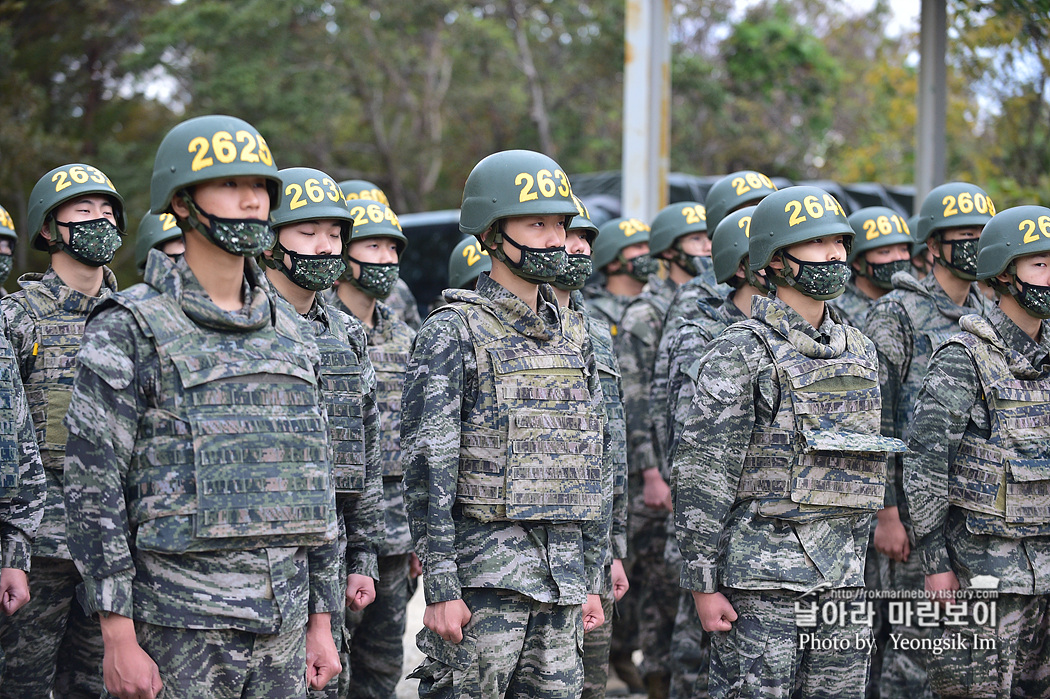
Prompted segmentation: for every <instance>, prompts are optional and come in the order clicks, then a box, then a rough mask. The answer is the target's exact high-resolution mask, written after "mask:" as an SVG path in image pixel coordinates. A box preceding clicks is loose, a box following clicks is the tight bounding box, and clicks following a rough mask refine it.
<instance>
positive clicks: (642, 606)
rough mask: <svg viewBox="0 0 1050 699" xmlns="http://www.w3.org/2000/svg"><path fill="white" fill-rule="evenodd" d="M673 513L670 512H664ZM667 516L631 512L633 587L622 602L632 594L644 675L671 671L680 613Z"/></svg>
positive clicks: (666, 674)
mask: <svg viewBox="0 0 1050 699" xmlns="http://www.w3.org/2000/svg"><path fill="white" fill-rule="evenodd" d="M664 514H666V515H667V516H670V513H664ZM667 516H664V517H661V516H657V517H651V516H650V517H646V516H642V515H635V514H634V513H633V512H632V513H631V519H630V528H629V529H630V531H629V536H630V540H629V543H628V546H627V550H628V551H629V552H630V554H629V557H628V560H627V561H625V562H624V563H625V568H626V567H627V566H628V565H629V566H630V567H629V569H626V573H627V579H628V580H630V581H631V589H630V590H628V592H627V594H626V595H624V598H623V600H621V602H623V601H625V600H627V598H628V597H631V596H633V597H634V600H633V602H631V603H632V604H633V605H634V608H635V611H636V614H637V619H638V647H639V648H640V649H641V651H642V664H641V667H640V668H639V671H640V672H641V674H642V677H646V676H648V675H653V674H659V675H664V676H668V677H669V676H670V675H671V663H670V655H671V635H672V633H673V631H674V620H675V615H676V614H677V613H678V597H679V594H680V593H681V588H680V587H679V586H678V580H679V571H678V569H677V568H675V567H673V566H670V565H668V564H667V560H666V558H665V556H664V550H665V549H666V548H667Z"/></svg>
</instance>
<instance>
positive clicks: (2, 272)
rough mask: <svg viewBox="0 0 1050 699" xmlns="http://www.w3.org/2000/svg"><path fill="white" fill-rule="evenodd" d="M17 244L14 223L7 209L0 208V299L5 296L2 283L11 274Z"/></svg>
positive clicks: (5, 292)
mask: <svg viewBox="0 0 1050 699" xmlns="http://www.w3.org/2000/svg"><path fill="white" fill-rule="evenodd" d="M17 242H18V233H17V232H16V231H15V222H14V221H13V220H12V219H11V214H9V213H7V209H5V208H4V207H2V206H0V298H3V297H4V296H7V290H5V289H4V288H3V283H4V282H6V281H7V277H8V276H9V275H10V274H11V267H12V266H13V265H14V262H15V244H16V243H17Z"/></svg>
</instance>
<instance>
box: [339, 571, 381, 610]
mask: <svg viewBox="0 0 1050 699" xmlns="http://www.w3.org/2000/svg"><path fill="white" fill-rule="evenodd" d="M375 598H376V581H375V580H373V579H372V578H370V577H368V576H367V575H356V574H354V573H351V574H350V575H347V576H346V606H348V607H350V611H352V612H359V611H361V610H362V609H364V608H365V607H367V606H368V605H370V604H372V602H373V601H375Z"/></svg>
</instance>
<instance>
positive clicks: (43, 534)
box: [0, 267, 117, 699]
mask: <svg viewBox="0 0 1050 699" xmlns="http://www.w3.org/2000/svg"><path fill="white" fill-rule="evenodd" d="M102 273H103V282H102V288H101V289H100V291H99V295H98V296H87V295H85V294H82V293H80V292H79V291H76V290H75V289H72V288H71V287H68V286H66V285H65V283H64V282H63V281H62V280H61V279H60V278H59V276H58V275H57V274H56V273H55V271H54V269H53V268H51V267H48V269H47V271H46V272H45V273H44V274H42V275H41V274H35V273H31V274H24V275H22V277H20V278H19V280H18V283H19V285H20V286H21V287H22V288H21V289H20V290H19V291H17V292H15V293H13V294H11V295H10V296H7V297H5V298H4V300H3V301H2V302H0V312H2V313H3V315H4V321H5V324H6V327H7V336H8V338H9V340H10V342H11V346H12V348H13V349H14V352H15V356H16V358H17V361H18V367H19V371H20V373H21V378H22V383H23V385H24V386H25V389H26V398H27V400H28V402H29V411H30V414H31V415H32V418H33V424H34V425H35V426H36V438H37V443H38V445H39V447H40V459H41V461H42V462H43V465H44V474H45V477H46V479H47V496H46V500H45V502H44V517H43V520H42V521H41V523H40V528H39V530H38V531H37V535H36V538H35V539H34V541H33V569H32V570H31V571H30V573H29V588H30V591H31V597H30V600H29V602H28V603H27V604H26V605H25V606H24V607H22V608H21V609H20V610H19V612H18V620H19V623H18V624H6V625H5V626H4V628H3V630H2V631H0V643H2V645H3V647H4V651H5V653H6V655H7V670H6V674H5V676H4V681H3V684H2V685H0V697H17V698H18V699H21V698H22V697H27V696H46V695H47V693H48V692H49V691H51V690H52V689H53V690H54V692H55V695H56V696H64V697H74V698H75V697H91V698H92V699H95V698H96V697H98V696H99V694H100V693H101V692H102V634H101V631H100V629H99V626H98V622H97V621H95V620H94V619H92V618H90V617H88V616H87V615H86V614H85V613H84V610H83V608H81V606H80V604H78V603H76V602H75V601H74V600H75V597H76V586H77V585H78V584H79V583H80V575H79V574H78V573H77V570H76V568H75V567H74V565H73V562H72V561H71V560H70V556H69V549H68V548H67V547H66V518H65V507H64V505H63V500H62V472H63V468H64V463H63V462H64V459H65V455H66V453H65V452H66V436H67V435H66V428H65V426H64V425H63V423H62V419H63V418H64V417H65V413H66V408H67V407H68V406H69V396H70V391H71V390H72V387H73V373H74V368H75V360H76V355H77V351H78V350H79V349H80V341H81V337H82V336H83V334H84V321H85V320H86V319H87V317H88V314H89V313H90V312H91V311H92V309H94V308H95V306H96V305H97V304H98V303H99V302H100V301H101V300H102V299H104V298H106V297H107V296H109V295H110V294H111V293H113V292H114V291H116V289H117V279H116V277H115V276H114V275H113V272H112V271H110V270H109V268H108V267H103V268H102Z"/></svg>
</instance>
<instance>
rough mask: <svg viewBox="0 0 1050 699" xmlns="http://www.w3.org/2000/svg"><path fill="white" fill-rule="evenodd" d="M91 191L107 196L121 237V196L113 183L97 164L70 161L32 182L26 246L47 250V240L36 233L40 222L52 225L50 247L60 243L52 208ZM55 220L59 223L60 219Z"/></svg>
mask: <svg viewBox="0 0 1050 699" xmlns="http://www.w3.org/2000/svg"><path fill="white" fill-rule="evenodd" d="M92 194H97V195H103V196H105V197H107V198H108V199H109V201H110V203H111V204H112V206H113V217H114V220H115V223H116V227H117V231H118V232H119V234H120V235H121V236H123V235H124V231H125V230H126V229H127V221H126V219H125V217H124V199H123V197H121V196H120V193H119V192H117V188H116V187H114V186H113V182H112V181H111V180H110V179H109V177H107V176H106V173H104V172H102V171H101V170H99V169H98V168H97V167H94V166H92V165H86V164H84V163H71V164H69V165H63V166H61V167H56V168H55V169H54V170H51V171H50V172H48V173H47V174H46V175H44V176H43V177H41V178H40V179H39V180H37V183H36V184H35V185H33V191H32V192H31V193H30V194H29V214H28V216H27V224H28V226H29V243H30V245H32V246H33V247H34V248H35V249H37V250H42V251H47V250H48V247H49V242H48V240H47V239H46V238H44V237H43V236H42V235H40V231H41V229H42V228H43V226H44V223H46V222H48V221H50V222H51V224H52V225H51V241H52V242H51V243H50V246H52V247H54V246H55V244H56V243H60V241H61V239H60V238H59V236H58V233H57V230H56V228H55V224H56V222H55V221H54V217H53V216H52V214H53V213H54V211H55V209H57V208H58V207H59V206H61V205H62V204H64V203H66V202H67V201H70V200H72V199H74V198H75V197H81V196H88V195H92ZM57 223H59V225H60V224H61V222H57Z"/></svg>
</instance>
